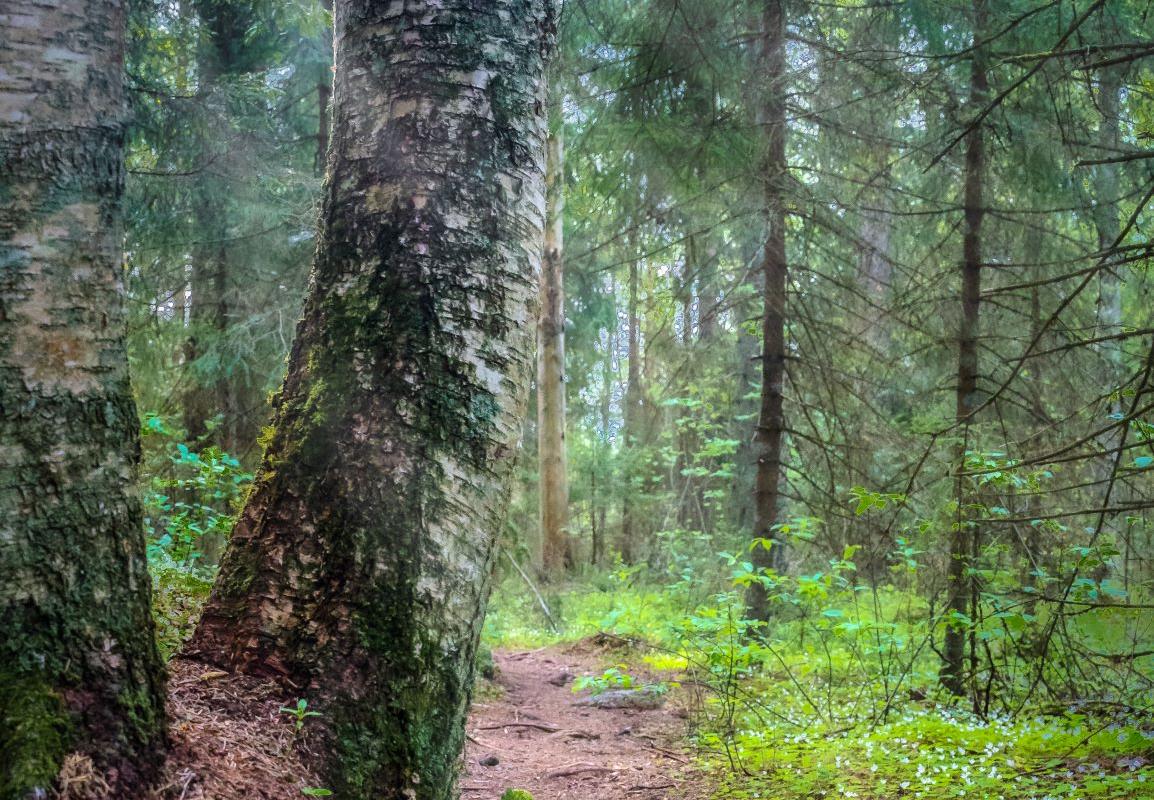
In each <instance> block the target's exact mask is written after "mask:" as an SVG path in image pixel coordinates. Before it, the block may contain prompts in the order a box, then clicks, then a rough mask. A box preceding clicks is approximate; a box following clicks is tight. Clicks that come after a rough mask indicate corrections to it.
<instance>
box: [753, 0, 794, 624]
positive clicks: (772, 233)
mask: <svg viewBox="0 0 1154 800" xmlns="http://www.w3.org/2000/svg"><path fill="white" fill-rule="evenodd" d="M763 33H764V43H763V48H764V49H763V52H762V59H763V70H764V75H765V80H766V87H767V89H766V90H767V95H766V98H765V107H764V124H765V129H766V140H767V151H766V162H765V187H766V188H765V192H766V196H765V200H766V224H767V226H768V231H769V232H768V236H767V238H766V242H765V253H764V258H763V262H762V274H763V280H764V284H763V294H762V298H763V302H764V309H763V311H762V323H761V339H762V347H761V408H760V411H759V413H758V420H757V431H756V433H755V435H754V449H755V452H756V454H757V472H756V478H755V488H754V537H755V538H757V539H763V540H766V541H769V540H772V539H773V536H774V531H773V528H774V525H776V524H777V515H778V502H779V493H778V484H779V483H780V481H781V446H782V438H783V433H784V430H785V413H784V402H783V390H784V384H785V302H786V286H787V282H788V276H789V263H788V261H787V260H786V250H785V193H786V189H787V187H786V181H787V179H788V174H789V173H788V169H789V167H788V164H787V162H786V157H785V133H786V130H785V100H786V97H785V89H786V87H785V8H784V3H783V2H781V0H766V3H765V6H764V32H763ZM780 553H781V546H780V545H779V544H776V543H775V544H774V546H773V547H771V548H767V547H763V546H761V545H757V546H755V547H754V548H753V551H752V553H751V554H750V560H751V561H752V563H753V566H754V567H755V568H756V569H758V570H766V569H775V568H778V567H779V566H780V558H781V556H780ZM745 602H746V613H747V615H748V616H749V618H750V619H756V620H766V619H768V618H769V613H770V610H769V596H768V593H767V592H766V590H765V587H764V586H763V585H762V584H760V583H753V584H750V587H749V590H748V592H747V593H746V598H745Z"/></svg>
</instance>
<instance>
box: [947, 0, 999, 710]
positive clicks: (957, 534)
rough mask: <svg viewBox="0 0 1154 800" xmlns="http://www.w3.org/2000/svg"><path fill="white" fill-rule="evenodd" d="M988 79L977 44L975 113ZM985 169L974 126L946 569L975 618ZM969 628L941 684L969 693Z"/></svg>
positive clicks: (957, 597) (957, 633) (979, 2)
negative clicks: (973, 479) (971, 470)
mask: <svg viewBox="0 0 1154 800" xmlns="http://www.w3.org/2000/svg"><path fill="white" fill-rule="evenodd" d="M973 10H974V40H975V41H981V38H982V37H983V36H984V31H985V23H986V0H974V3H973ZM988 92H989V82H988V78H987V76H986V54H985V48H984V47H983V46H980V45H979V46H977V47H975V48H974V51H973V57H972V59H971V69H970V100H969V107H970V110H971V111H972V112H973V113H974V114H975V115H976V114H977V113H979V112H980V111H981V109H982V107H983V106H984V104H985V102H986V96H987V94H988ZM984 170H985V151H984V136H983V130H982V125H981V124H976V125H974V127H973V129H972V130H971V131H970V132H969V134H968V135H967V136H966V164H965V185H964V188H963V194H964V197H963V207H964V214H965V226H964V234H963V237H962V294H961V301H962V319H961V325H960V326H959V329H958V379H957V387H956V391H955V421H956V423H957V427H958V429H959V432H960V435H961V441H960V443H959V444H958V446H957V450H956V452H955V454H954V472H955V479H954V499H955V501H956V502H957V505H958V513H957V519H956V520H955V523H954V529H953V531H952V533H951V535H950V552H949V567H948V570H947V580H948V590H949V595H948V600H947V609H948V611H949V612H950V614H951V616H953V617H958V616H961V617H967V618H968V617H971V616H972V611H973V610H972V609H971V601H972V593H973V591H974V583H973V578H972V577H971V576H970V575H969V569H970V566H971V564H972V562H973V558H974V550H975V546H976V544H977V532H976V531H975V530H974V528H973V523H971V522H969V521H967V519H966V512H965V508H966V505H967V504H968V503H969V502H970V500H969V493H968V492H967V490H966V479H965V478H964V477H963V475H962V473H963V472H964V470H965V456H966V449H967V442H968V440H969V435H968V433H969V426H970V424H971V423H972V422H973V416H974V412H975V411H976V410H977V407H978V405H979V400H978V333H979V330H978V325H979V312H980V303H981V296H982V220H983V218H984V217H985V210H984V208H983V205H982V203H983V200H982V194H983V171H984ZM967 633H968V629H967V626H964V625H962V624H959V623H954V622H950V621H947V626H946V633H945V644H944V647H943V649H942V669H941V676H940V677H941V682H942V686H944V687H945V688H946V690H947V691H949V692H950V693H951V694H955V695H959V696H961V695H963V694H964V693H965V671H966V670H965V656H966V641H967Z"/></svg>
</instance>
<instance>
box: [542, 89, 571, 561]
mask: <svg viewBox="0 0 1154 800" xmlns="http://www.w3.org/2000/svg"><path fill="white" fill-rule="evenodd" d="M554 105H557V106H559V104H556V103H555V104H554ZM557 116H558V120H557V122H556V124H555V131H554V132H553V133H551V134H550V135H549V139H548V142H547V145H546V172H545V203H546V206H545V255H544V260H543V261H542V262H541V283H540V305H541V311H540V316H539V317H538V320H537V458H538V462H539V464H540V470H541V478H540V491H539V495H540V498H539V503H540V508H539V511H540V514H539V519H540V526H541V541H542V549H543V557H542V560H543V567H544V572H545V574H546V575H552V576H555V575H558V574H559V573H561V572H562V571H564V570H565V569H566V568H568V567H571V566H572V565H573V548H572V541H571V539H570V537H569V532H568V530H567V526H568V524H569V477H568V472H567V457H566V452H565V288H564V280H563V274H564V273H563V270H564V266H563V264H564V262H563V261H562V252H563V251H562V246H563V245H562V243H563V233H564V218H563V214H564V209H565V176H564V171H563V170H564V161H563V158H564V143H563V139H562V136H563V131H562V122H561V120H560V119H559V117H560V114H559V109H558V115H557Z"/></svg>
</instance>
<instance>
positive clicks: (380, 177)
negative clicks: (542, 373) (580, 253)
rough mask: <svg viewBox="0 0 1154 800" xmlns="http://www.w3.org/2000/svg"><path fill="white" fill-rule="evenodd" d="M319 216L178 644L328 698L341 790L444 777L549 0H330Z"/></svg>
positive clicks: (407, 792)
mask: <svg viewBox="0 0 1154 800" xmlns="http://www.w3.org/2000/svg"><path fill="white" fill-rule="evenodd" d="M335 23H336V25H335V41H336V79H335V82H334V94H333V133H332V144H331V151H330V154H329V160H328V163H329V170H328V177H327V181H326V184H325V200H324V207H323V210H322V214H321V231H320V237H319V244H318V249H317V257H316V262H315V264H314V267H313V272H312V276H311V278H310V288H309V292H308V298H307V300H306V303H305V309H304V315H303V319H302V320H301V322H300V325H299V327H298V329H297V336H296V341H295V342H294V344H293V348H292V352H291V354H290V357H289V366H288V374H287V377H286V379H285V383H284V386H283V387H282V389H281V392H280V394H279V397H278V398H277V400H276V404H275V418H274V423H273V435H272V438H271V441H270V443H269V445H268V449H267V451H266V453H265V456H264V460H263V463H262V465H261V467H260V469H259V471H258V475H257V478H256V480H255V484H254V487H253V490H252V494H251V496H250V498H249V500H248V503H247V505H246V507H245V509H244V511H243V512H242V514H241V516H240V519H239V521H238V523H237V526H236V528H235V530H234V532H233V537H232V542H231V543H230V546H229V550H228V551H227V552H226V554H225V557H224V559H223V563H222V565H221V570H220V575H219V578H218V580H217V582H216V585H215V587H214V589H213V594H212V596H211V598H210V599H209V602H208V604H207V606H206V609H205V612H204V616H203V618H202V620H201V622H200V625H199V626H198V628H197V631H196V633H195V635H194V637H193V639H192V641H191V642H190V645H189V648H188V652H189V653H190V654H193V655H199V656H200V657H201V658H203V659H206V660H210V661H212V662H214V663H218V664H220V665H222V666H224V667H226V668H228V669H234V670H240V671H243V672H247V673H250V674H254V675H263V676H271V677H274V678H276V679H279V680H281V681H283V682H285V683H286V684H289V685H291V686H292V687H295V688H294V689H293V691H294V692H300V693H302V694H306V693H307V696H308V697H309V698H310V701H312V702H313V703H314V704H315V706H316V708H317V710H318V711H320V712H321V713H322V714H323V715H324V716H323V717H318V718H317V720H316V721H317V722H318V723H319V725H318V730H319V740H318V745H320V746H322V747H323V752H324V756H323V759H322V763H321V764H319V765H318V766H319V768H320V769H321V771H322V773H323V774H324V777H325V780H326V781H327V783H326V786H327V787H328V788H330V789H332V790H333V792H334V794H335V795H336V796H338V797H341V798H348V799H349V800H354V799H355V798H379V797H388V798H392V797H397V798H400V797H405V798H415V799H416V800H444V799H445V798H450V797H454V796H455V783H456V767H457V762H458V756H459V754H460V748H461V744H462V742H463V739H464V727H463V726H464V718H465V711H466V708H467V707H468V703H469V697H470V693H471V689H472V681H473V657H474V653H475V651H476V647H477V640H478V636H479V633H480V629H481V622H482V619H483V616H484V608H485V602H486V600H487V598H488V594H489V575H490V572H491V568H492V560H493V554H494V542H495V541H496V538H497V534H498V532H499V529H500V526H501V524H502V521H503V519H504V515H505V508H506V505H507V500H508V489H509V477H510V475H511V471H512V468H513V464H514V456H515V454H516V451H517V447H518V439H519V437H520V434H521V421H522V419H523V417H524V414H525V406H526V399H527V390H528V378H529V373H530V372H531V370H532V367H533V341H532V335H533V334H532V330H533V325H532V320H533V319H534V314H535V308H534V306H535V298H536V296H537V274H538V270H539V269H540V266H541V249H542V238H543V229H544V222H545V220H544V208H545V198H544V193H545V169H544V168H545V163H544V162H545V133H546V123H545V116H544V112H543V108H542V100H543V91H542V90H543V83H544V81H543V76H544V60H545V56H546V54H547V51H548V49H549V46H550V43H551V41H552V25H553V13H552V4H551V3H550V2H547V0H490V1H489V2H486V3H483V4H478V3H475V2H473V0H444V2H441V3H439V4H437V5H436V6H434V5H433V4H411V3H410V4H402V3H379V2H376V1H375V0H338V1H337V3H336V7H335Z"/></svg>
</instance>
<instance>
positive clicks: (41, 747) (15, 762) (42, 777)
mask: <svg viewBox="0 0 1154 800" xmlns="http://www.w3.org/2000/svg"><path fill="white" fill-rule="evenodd" d="M71 727H72V726H71V724H70V722H69V719H68V713H67V711H66V710H65V708H64V704H63V703H62V702H61V701H60V697H59V696H58V695H57V694H56V692H55V691H53V689H52V687H51V686H49V685H48V684H47V683H46V682H45V681H44V680H43V679H42V678H39V677H35V676H30V675H13V674H7V673H0V800H23V798H24V797H27V796H30V795H33V794H34V793H35V792H36V790H38V789H39V790H43V791H45V792H47V791H48V790H49V789H50V788H51V786H52V784H53V782H54V781H55V780H56V775H57V773H59V771H60V764H61V762H63V760H64V756H65V755H67V754H68V749H69V740H70V739H71Z"/></svg>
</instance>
